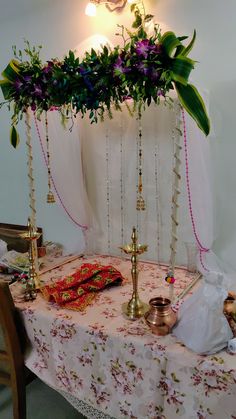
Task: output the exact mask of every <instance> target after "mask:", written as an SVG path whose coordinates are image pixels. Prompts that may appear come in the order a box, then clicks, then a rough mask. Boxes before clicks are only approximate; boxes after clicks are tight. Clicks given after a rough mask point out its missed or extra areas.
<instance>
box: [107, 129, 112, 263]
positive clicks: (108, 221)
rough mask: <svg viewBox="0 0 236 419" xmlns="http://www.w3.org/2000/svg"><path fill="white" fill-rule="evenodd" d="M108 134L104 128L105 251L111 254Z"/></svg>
mask: <svg viewBox="0 0 236 419" xmlns="http://www.w3.org/2000/svg"><path fill="white" fill-rule="evenodd" d="M109 146H110V145H109V136H108V129H106V207H107V251H108V255H110V254H111V222H110V162H109V154H110V153H109V150H110V149H109Z"/></svg>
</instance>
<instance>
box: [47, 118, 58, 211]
mask: <svg viewBox="0 0 236 419" xmlns="http://www.w3.org/2000/svg"><path fill="white" fill-rule="evenodd" d="M45 134H46V154H47V171H48V193H47V203H48V204H54V203H55V202H56V201H55V197H54V195H53V192H52V189H51V166H50V150H49V136H48V116H47V112H45Z"/></svg>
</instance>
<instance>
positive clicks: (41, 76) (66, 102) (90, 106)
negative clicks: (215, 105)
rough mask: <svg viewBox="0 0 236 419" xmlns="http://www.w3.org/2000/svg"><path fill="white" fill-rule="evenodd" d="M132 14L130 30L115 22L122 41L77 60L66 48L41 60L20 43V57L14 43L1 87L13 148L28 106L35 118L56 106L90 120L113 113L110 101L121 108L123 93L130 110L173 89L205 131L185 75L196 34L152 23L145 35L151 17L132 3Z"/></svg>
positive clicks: (191, 63)
mask: <svg viewBox="0 0 236 419" xmlns="http://www.w3.org/2000/svg"><path fill="white" fill-rule="evenodd" d="M131 11H132V12H133V13H134V17H135V20H134V22H133V25H132V27H133V29H134V30H132V31H130V30H128V29H125V28H124V26H123V25H118V27H119V33H117V35H119V36H121V38H122V40H123V46H120V45H119V46H116V47H115V48H113V49H110V48H109V47H107V46H103V47H102V49H101V51H100V52H96V51H95V50H94V49H91V51H90V52H85V55H84V58H83V59H82V60H81V61H80V60H79V58H77V57H76V56H75V54H74V52H72V51H69V53H68V55H67V56H65V58H64V59H63V60H62V61H60V60H58V59H51V60H49V61H47V62H46V64H45V63H42V62H41V59H40V54H39V53H40V49H41V47H32V48H31V47H30V45H29V42H28V41H26V42H25V45H26V46H25V49H24V52H25V54H26V56H27V58H28V60H27V61H24V60H23V54H22V52H21V51H19V52H17V51H16V47H13V52H14V59H12V60H11V61H10V63H9V64H8V66H7V67H6V69H5V70H4V71H3V72H2V76H3V80H1V81H0V86H1V89H2V92H3V96H4V98H5V102H2V103H1V105H3V104H4V103H6V104H8V105H9V108H10V109H11V110H13V115H12V128H11V142H12V144H13V146H15V147H16V145H17V143H18V140H19V138H18V134H17V131H16V128H15V126H16V124H17V123H18V121H19V119H22V117H23V115H24V113H25V112H26V110H27V109H28V108H31V110H32V111H35V113H36V115H37V117H38V118H40V114H41V113H42V112H43V111H48V110H49V109H51V108H52V107H57V108H59V109H60V111H61V114H62V117H63V118H64V119H65V118H70V117H72V118H74V117H75V116H76V114H78V113H80V114H81V115H82V117H83V116H84V115H85V113H87V112H89V118H90V121H91V122H92V123H93V122H97V121H98V119H99V118H100V119H101V120H103V119H104V115H105V113H108V115H109V116H110V117H112V106H114V108H115V109H121V104H122V103H123V102H124V101H126V99H127V98H132V99H133V104H134V110H135V109H136V108H137V106H138V107H139V110H140V109H142V108H143V107H145V105H148V106H149V105H150V104H151V102H155V103H156V104H159V103H160V100H161V98H164V100H165V101H167V102H170V101H171V98H170V97H169V96H168V92H170V91H171V90H173V89H174V88H175V89H176V92H177V95H178V97H179V100H180V103H181V105H182V106H183V107H184V108H185V109H186V111H187V112H188V113H189V114H190V115H191V117H192V118H194V119H195V121H196V123H197V124H198V126H199V127H200V129H201V130H202V131H203V132H204V133H205V134H206V135H208V133H209V130H210V123H209V118H208V116H207V112H206V109H205V105H204V102H203V100H202V98H201V96H200V94H199V92H198V91H197V89H196V88H195V87H194V86H193V85H192V84H189V82H188V78H189V74H190V72H191V71H192V69H193V68H194V63H195V62H194V61H193V60H192V59H190V58H189V57H188V55H189V53H190V51H191V49H192V47H193V44H194V41H195V36H196V33H195V31H194V34H193V37H192V40H191V41H190V43H189V44H188V45H187V46H184V45H183V43H182V41H183V40H185V39H186V38H187V37H186V36H182V37H177V36H176V35H175V34H174V33H173V32H171V31H168V32H165V33H164V34H163V35H162V34H161V30H160V28H159V25H157V24H154V29H153V33H152V35H151V36H148V34H147V31H146V29H145V27H146V24H147V23H148V22H150V21H151V20H152V19H153V16H152V15H149V14H148V15H146V14H145V13H143V12H142V11H140V8H139V6H138V5H137V4H132V6H131Z"/></svg>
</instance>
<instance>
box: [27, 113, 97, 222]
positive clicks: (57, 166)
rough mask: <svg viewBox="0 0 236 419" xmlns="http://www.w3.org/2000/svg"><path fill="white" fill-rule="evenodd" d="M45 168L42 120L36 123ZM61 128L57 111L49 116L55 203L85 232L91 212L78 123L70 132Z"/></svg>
mask: <svg viewBox="0 0 236 419" xmlns="http://www.w3.org/2000/svg"><path fill="white" fill-rule="evenodd" d="M35 123H36V127H37V131H38V134H39V135H38V136H39V140H40V143H41V148H42V152H43V157H44V161H45V165H47V151H46V137H45V119H44V115H42V117H41V121H37V120H35ZM69 128H70V121H69V122H68V126H67V127H66V128H63V126H62V124H61V115H60V113H59V112H58V111H57V110H54V111H49V112H48V130H49V150H50V166H51V184H52V189H53V192H54V195H55V198H56V201H57V203H58V204H59V205H61V206H62V207H63V209H64V211H65V213H66V214H67V216H68V217H69V219H70V220H71V221H72V222H73V223H74V225H75V226H76V227H78V228H82V229H83V230H86V229H87V228H88V227H89V226H90V223H91V216H90V214H91V212H90V208H89V204H88V199H87V193H86V190H85V187H84V179H83V170H82V161H81V142H80V138H79V133H78V122H77V120H75V122H74V125H73V129H72V130H70V129H69Z"/></svg>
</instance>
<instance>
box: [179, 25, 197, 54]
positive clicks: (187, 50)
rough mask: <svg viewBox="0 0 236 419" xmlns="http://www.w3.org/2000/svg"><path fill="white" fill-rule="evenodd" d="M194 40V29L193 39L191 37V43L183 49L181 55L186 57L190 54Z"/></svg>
mask: <svg viewBox="0 0 236 419" xmlns="http://www.w3.org/2000/svg"><path fill="white" fill-rule="evenodd" d="M195 39H196V30H195V29H194V32H193V37H192V39H191V41H190V42H189V44H188V46H187V47H186V48H184V50H183V52H182V55H184V56H185V57H187V55H188V54H189V53H190V51H191V49H192V48H193V45H194V42H195Z"/></svg>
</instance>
